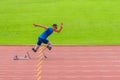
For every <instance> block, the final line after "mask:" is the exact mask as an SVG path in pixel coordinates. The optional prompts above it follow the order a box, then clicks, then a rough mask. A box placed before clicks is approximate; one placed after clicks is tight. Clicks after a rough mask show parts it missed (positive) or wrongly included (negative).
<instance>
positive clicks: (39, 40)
mask: <svg viewBox="0 0 120 80" xmlns="http://www.w3.org/2000/svg"><path fill="white" fill-rule="evenodd" d="M48 42H49V41H48V40H46V39H42V38H38V42H37V45H41V44H42V43H44V44H48Z"/></svg>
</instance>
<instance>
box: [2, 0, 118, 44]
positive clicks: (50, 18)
mask: <svg viewBox="0 0 120 80" xmlns="http://www.w3.org/2000/svg"><path fill="white" fill-rule="evenodd" d="M60 22H63V23H64V29H63V31H62V32H61V33H59V34H58V33H54V34H53V35H51V36H50V37H49V40H50V41H51V42H52V43H54V44H77V45H103V44H104V45H113V44H120V0H1V1H0V44H35V43H36V41H37V37H38V35H39V34H40V33H41V32H42V31H43V29H41V28H34V27H33V26H32V24H33V23H40V24H43V25H46V26H50V25H51V24H53V23H57V24H59V23H60Z"/></svg>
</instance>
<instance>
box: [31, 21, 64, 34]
mask: <svg viewBox="0 0 120 80" xmlns="http://www.w3.org/2000/svg"><path fill="white" fill-rule="evenodd" d="M33 25H34V26H35V27H41V28H44V29H48V27H47V26H43V25H41V24H33ZM62 28H63V23H60V28H59V29H57V28H55V26H52V29H53V31H54V32H57V33H59V32H61V31H62Z"/></svg>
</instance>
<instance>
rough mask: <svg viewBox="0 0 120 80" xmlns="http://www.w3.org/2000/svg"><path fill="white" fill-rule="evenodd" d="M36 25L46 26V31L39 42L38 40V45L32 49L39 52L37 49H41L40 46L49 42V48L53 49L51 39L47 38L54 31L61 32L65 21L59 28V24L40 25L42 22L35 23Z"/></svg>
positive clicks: (39, 38)
mask: <svg viewBox="0 0 120 80" xmlns="http://www.w3.org/2000/svg"><path fill="white" fill-rule="evenodd" d="M33 25H34V26H35V27H41V28H44V29H45V31H44V32H43V33H42V34H41V35H40V36H39V37H38V42H37V45H36V46H35V47H34V48H32V50H33V51H34V52H37V50H38V49H39V47H40V46H41V44H42V43H44V44H48V45H47V48H48V49H49V50H51V49H52V44H51V43H50V41H49V40H47V38H48V37H49V36H50V35H51V34H52V33H53V32H57V33H59V32H61V30H62V28H63V23H60V28H59V29H58V28H57V24H53V25H52V26H51V27H47V26H43V25H40V24H33Z"/></svg>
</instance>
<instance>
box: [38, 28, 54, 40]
mask: <svg viewBox="0 0 120 80" xmlns="http://www.w3.org/2000/svg"><path fill="white" fill-rule="evenodd" d="M52 33H53V29H52V28H51V27H49V28H48V29H47V30H45V31H44V32H43V33H42V34H41V35H40V36H39V38H42V39H47V38H48V36H50V35H51V34H52Z"/></svg>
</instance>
